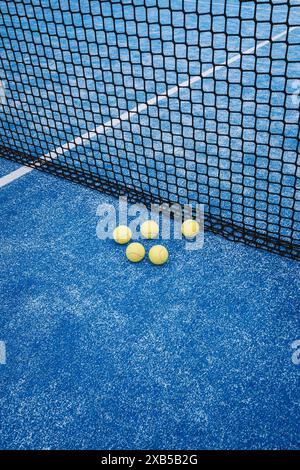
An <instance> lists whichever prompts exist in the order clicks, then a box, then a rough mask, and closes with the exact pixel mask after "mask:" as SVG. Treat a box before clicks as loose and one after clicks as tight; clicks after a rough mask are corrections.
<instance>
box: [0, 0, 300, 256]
mask: <svg viewBox="0 0 300 470" xmlns="http://www.w3.org/2000/svg"><path fill="white" fill-rule="evenodd" d="M0 5H1V8H0V11H1V13H0V30H1V34H0V36H1V37H0V48H1V53H0V74H1V75H0V77H1V83H0V156H2V157H5V158H8V159H12V160H15V161H17V162H21V163H23V164H25V165H29V166H33V167H35V168H37V169H41V170H43V171H48V172H51V173H53V174H55V175H58V176H62V177H65V178H67V179H70V180H72V181H75V182H79V183H82V184H85V185H88V186H90V187H92V188H96V189H98V190H101V191H105V192H108V193H110V194H114V195H121V194H122V195H123V194H126V195H128V196H129V198H130V200H132V201H141V202H144V203H146V204H148V205H149V204H150V203H151V202H159V203H160V202H167V203H174V202H176V203H179V204H186V203H189V204H192V205H194V206H195V205H196V204H197V203H201V204H204V205H205V225H206V228H207V229H209V230H212V231H214V232H217V233H221V234H222V235H224V236H226V237H228V238H230V239H233V240H237V241H242V242H245V243H248V244H250V245H254V246H257V247H260V248H264V249H267V250H270V251H273V252H277V253H280V254H282V255H286V256H289V257H292V258H297V259H299V257H300V246H299V244H300V217H299V213H300V208H299V200H298V198H297V192H296V188H297V181H298V180H299V96H300V67H299V46H300V3H299V1H298V0H295V1H282V0H278V1H276V0H274V1H266V0H262V1H255V2H253V1H247V0H244V1H243V2H240V1H237V0H216V1H214V0H211V1H206V2H203V1H200V0H199V1H197V0H189V1H181V0H143V1H140V0H124V1H119V0H110V1H103V0H101V1H100V0H90V1H85V0H82V1H81V0H80V1H79V0H51V1H50V0H43V2H40V1H37V0H20V1H10V2H6V1H5V2H4V1H2V0H0Z"/></svg>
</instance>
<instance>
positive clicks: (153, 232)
mask: <svg viewBox="0 0 300 470" xmlns="http://www.w3.org/2000/svg"><path fill="white" fill-rule="evenodd" d="M158 233H159V227H158V225H157V223H156V222H154V220H146V222H144V223H143V224H142V225H141V234H142V235H143V237H144V238H156V237H157V235H158Z"/></svg>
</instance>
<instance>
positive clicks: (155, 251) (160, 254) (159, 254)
mask: <svg viewBox="0 0 300 470" xmlns="http://www.w3.org/2000/svg"><path fill="white" fill-rule="evenodd" d="M148 256H149V259H150V261H151V263H153V264H165V263H166V262H167V261H168V258H169V253H168V250H167V248H165V247H164V246H163V245H154V246H153V247H152V248H150V251H149V255H148Z"/></svg>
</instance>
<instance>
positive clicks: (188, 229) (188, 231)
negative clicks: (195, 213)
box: [181, 219, 200, 238]
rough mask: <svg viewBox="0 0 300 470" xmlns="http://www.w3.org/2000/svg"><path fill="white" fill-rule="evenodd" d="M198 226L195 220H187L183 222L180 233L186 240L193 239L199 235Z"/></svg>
mask: <svg viewBox="0 0 300 470" xmlns="http://www.w3.org/2000/svg"><path fill="white" fill-rule="evenodd" d="M199 231H200V225H199V223H198V222H197V221H196V220H193V219H188V220H186V221H185V222H183V224H182V226H181V232H182V234H183V235H184V236H185V237H186V238H193V237H195V236H196V235H197V233H199Z"/></svg>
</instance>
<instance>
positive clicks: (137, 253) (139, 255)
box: [126, 242, 146, 263]
mask: <svg viewBox="0 0 300 470" xmlns="http://www.w3.org/2000/svg"><path fill="white" fill-rule="evenodd" d="M145 253H146V252H145V248H144V247H143V245H142V244H141V243H136V242H135V243H130V245H128V247H127V248H126V256H127V258H128V259H129V261H132V262H133V263H138V262H139V261H142V259H144V257H145Z"/></svg>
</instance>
